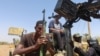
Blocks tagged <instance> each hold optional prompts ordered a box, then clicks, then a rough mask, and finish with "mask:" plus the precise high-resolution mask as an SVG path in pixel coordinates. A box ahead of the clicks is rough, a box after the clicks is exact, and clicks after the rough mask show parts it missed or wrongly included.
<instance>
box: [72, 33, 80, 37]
mask: <svg viewBox="0 0 100 56" xmlns="http://www.w3.org/2000/svg"><path fill="white" fill-rule="evenodd" d="M73 37H82V36H81V35H80V34H79V33H77V34H74V35H73Z"/></svg>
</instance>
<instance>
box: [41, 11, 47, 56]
mask: <svg viewBox="0 0 100 56" xmlns="http://www.w3.org/2000/svg"><path fill="white" fill-rule="evenodd" d="M42 13H43V30H44V31H43V34H42V36H41V37H45V36H46V21H45V9H44V10H43V11H42ZM40 56H45V53H44V45H42V46H41V48H40Z"/></svg>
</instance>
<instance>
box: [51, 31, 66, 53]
mask: <svg viewBox="0 0 100 56" xmlns="http://www.w3.org/2000/svg"><path fill="white" fill-rule="evenodd" d="M52 33H53V38H54V42H55V45H54V48H55V50H56V51H57V49H58V50H60V51H62V50H63V49H64V36H65V35H64V33H60V32H57V31H54V32H52Z"/></svg>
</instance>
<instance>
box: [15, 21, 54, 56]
mask: <svg viewBox="0 0 100 56" xmlns="http://www.w3.org/2000/svg"><path fill="white" fill-rule="evenodd" d="M35 30H36V32H35V33H29V34H25V35H23V36H22V37H21V41H20V43H19V45H18V46H17V47H16V49H15V51H14V53H13V55H16V54H19V55H21V54H25V56H39V55H40V47H41V46H42V45H44V48H43V50H44V53H43V54H44V55H43V56H45V53H46V51H47V50H49V52H50V53H51V56H53V55H54V51H53V49H52V48H51V46H50V45H49V46H48V45H47V43H48V40H47V39H46V38H41V35H42V33H43V21H42V20H40V21H37V23H36V26H35Z"/></svg>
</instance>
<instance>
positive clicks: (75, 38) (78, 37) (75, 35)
mask: <svg viewBox="0 0 100 56" xmlns="http://www.w3.org/2000/svg"><path fill="white" fill-rule="evenodd" d="M81 37H82V36H80V34H79V33H77V34H74V35H73V39H74V41H76V42H81Z"/></svg>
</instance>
